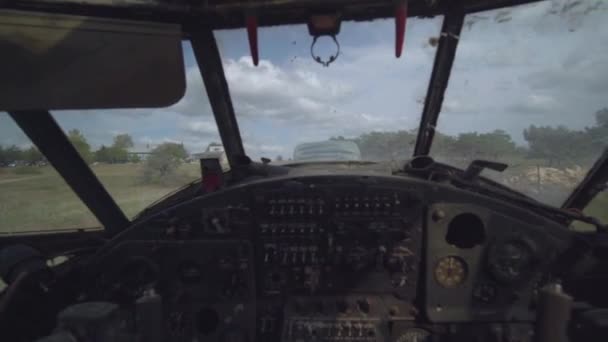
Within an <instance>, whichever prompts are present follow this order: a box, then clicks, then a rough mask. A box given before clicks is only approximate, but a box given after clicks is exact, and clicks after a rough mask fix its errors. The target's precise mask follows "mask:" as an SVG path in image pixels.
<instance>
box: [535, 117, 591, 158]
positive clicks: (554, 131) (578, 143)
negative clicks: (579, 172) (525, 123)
mask: <svg viewBox="0 0 608 342" xmlns="http://www.w3.org/2000/svg"><path fill="white" fill-rule="evenodd" d="M524 139H525V140H526V141H527V142H528V145H529V156H530V157H532V158H541V159H546V160H547V162H548V164H549V165H550V166H552V165H555V164H563V163H566V164H569V163H575V162H580V161H581V160H585V159H588V158H593V155H595V157H597V153H596V152H595V151H594V150H593V148H592V147H593V144H592V137H591V135H590V134H588V133H587V132H585V131H575V130H570V129H568V128H567V127H564V126H558V127H550V126H540V127H536V126H534V125H532V126H530V127H528V128H527V129H525V130H524Z"/></svg>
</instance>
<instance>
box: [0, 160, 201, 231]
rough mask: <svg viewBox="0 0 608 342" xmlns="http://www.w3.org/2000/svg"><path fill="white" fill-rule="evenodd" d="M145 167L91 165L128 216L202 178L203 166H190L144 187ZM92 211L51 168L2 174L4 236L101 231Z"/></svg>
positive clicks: (1, 171)
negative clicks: (64, 230) (62, 230)
mask: <svg viewBox="0 0 608 342" xmlns="http://www.w3.org/2000/svg"><path fill="white" fill-rule="evenodd" d="M142 167H143V165H142V164H116V165H96V166H92V167H91V168H92V170H93V172H94V173H95V174H96V175H97V177H98V178H99V179H100V180H101V182H102V184H103V185H104V186H105V188H106V189H107V190H108V192H109V193H110V195H111V196H112V197H113V198H114V200H115V201H116V202H117V203H118V205H119V207H120V208H121V209H122V210H123V211H124V213H125V214H126V215H127V216H128V217H133V216H134V215H135V214H137V213H138V212H139V211H140V210H142V209H143V208H145V207H146V206H148V205H149V204H150V203H152V202H154V201H156V200H158V199H159V198H161V197H163V196H164V195H166V194H167V193H169V192H171V191H173V190H175V189H177V188H178V187H180V186H181V185H183V184H185V183H187V182H189V181H192V180H194V179H196V178H197V177H198V175H199V174H200V173H199V170H198V164H185V165H182V166H181V167H180V169H179V170H178V172H177V175H176V177H174V179H172V180H171V182H166V183H165V184H144V183H143V182H142V177H141V173H142ZM99 226H100V224H99V222H98V221H97V220H96V219H95V217H94V216H93V214H92V213H91V212H90V211H89V210H88V208H87V207H86V206H85V205H84V204H83V203H82V201H80V199H79V198H78V197H77V196H76V194H75V193H74V192H73V191H72V190H71V189H70V188H69V186H68V185H67V184H66V183H65V181H64V180H63V179H62V178H61V177H60V176H59V174H58V173H57V172H56V171H55V170H54V169H53V168H52V167H50V166H45V167H39V168H36V170H27V171H26V172H24V171H23V170H20V169H19V168H15V169H9V168H3V169H0V233H13V232H27V231H40V230H55V229H70V228H86V227H99Z"/></svg>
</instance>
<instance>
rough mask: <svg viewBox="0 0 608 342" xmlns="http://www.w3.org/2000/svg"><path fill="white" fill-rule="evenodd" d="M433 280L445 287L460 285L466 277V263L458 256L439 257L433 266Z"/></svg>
mask: <svg viewBox="0 0 608 342" xmlns="http://www.w3.org/2000/svg"><path fill="white" fill-rule="evenodd" d="M434 273H435V280H437V282H438V283H439V285H441V286H443V287H445V288H454V287H458V286H460V285H462V283H464V281H465V280H466V278H467V264H466V263H465V262H464V260H462V259H461V258H459V257H456V256H447V257H444V258H441V259H440V260H439V262H437V265H436V266H435V271H434Z"/></svg>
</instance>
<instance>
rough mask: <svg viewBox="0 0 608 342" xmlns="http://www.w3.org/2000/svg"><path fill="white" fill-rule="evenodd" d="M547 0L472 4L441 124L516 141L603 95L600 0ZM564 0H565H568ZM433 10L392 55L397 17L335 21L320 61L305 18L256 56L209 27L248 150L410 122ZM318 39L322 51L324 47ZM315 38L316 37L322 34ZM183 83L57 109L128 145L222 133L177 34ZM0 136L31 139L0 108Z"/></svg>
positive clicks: (606, 30)
mask: <svg viewBox="0 0 608 342" xmlns="http://www.w3.org/2000/svg"><path fill="white" fill-rule="evenodd" d="M566 2H568V1H566V0H553V1H547V2H543V3H540V4H535V5H531V6H522V7H519V8H516V9H512V10H509V11H493V12H489V13H480V14H477V15H474V16H469V17H468V18H467V20H466V26H465V29H464V31H463V33H462V37H461V43H460V45H459V48H458V52H457V57H456V62H455V64H454V70H453V73H452V77H451V80H450V84H449V87H448V91H447V93H446V97H445V102H444V106H443V111H442V115H441V116H440V120H439V130H440V131H442V132H444V133H448V134H458V133H461V132H467V131H480V132H486V131H492V130H494V129H504V130H506V131H507V132H509V133H510V134H511V135H512V136H513V139H514V140H515V141H516V142H518V143H519V144H524V141H523V137H522V134H521V132H522V130H523V129H524V128H526V127H527V126H529V125H530V124H536V125H560V124H561V125H565V126H568V127H571V128H583V127H585V126H588V125H591V124H593V113H594V112H595V111H596V110H598V109H600V108H603V107H608V99H607V98H606V93H607V91H608V51H607V50H608V23H607V22H606V20H605V18H606V14H607V5H606V4H605V3H603V2H602V1H600V2H599V3H600V7H599V8H598V9H595V10H593V11H591V10H590V9H591V8H594V6H595V4H596V3H598V1H597V0H583V1H578V2H579V5H578V6H575V7H574V8H573V9H572V10H569V11H563V8H564V4H565V3H566ZM569 2H572V1H569ZM441 19H442V18H432V19H418V18H410V19H409V20H408V26H407V31H406V42H405V51H404V54H403V56H402V57H401V58H400V59H396V58H395V57H394V22H393V21H392V20H381V21H373V22H364V23H343V25H342V30H341V32H340V35H339V36H338V40H339V41H340V44H341V47H342V54H341V55H340V57H339V58H338V60H337V61H336V62H335V63H334V64H332V65H331V66H330V67H328V68H324V67H322V66H321V65H319V64H317V63H315V62H314V61H313V60H312V59H311V57H310V54H309V47H310V43H311V41H312V38H311V37H310V36H309V35H308V30H307V28H306V27H305V26H304V25H299V26H290V27H273V28H263V29H261V30H260V32H259V46H260V58H261V62H260V65H259V66H258V67H254V66H253V65H252V63H251V59H250V57H249V51H248V44H247V36H246V33H245V31H244V30H232V31H222V32H217V33H216V37H217V40H218V44H219V46H220V50H221V54H222V58H223V61H224V67H225V70H226V75H227V79H228V84H229V87H230V91H231V93H232V98H233V103H234V107H235V110H236V112H237V118H238V119H239V124H240V128H241V133H242V135H243V139H244V142H245V147H246V151H247V153H248V154H250V155H251V156H253V157H255V158H258V157H260V156H268V157H271V158H273V157H275V156H276V155H279V154H281V155H283V156H287V157H288V156H290V155H291V153H292V151H293V148H294V147H295V145H296V144H298V143H301V142H306V141H315V140H323V139H326V138H329V137H331V136H336V135H343V136H346V137H354V136H357V135H359V134H361V133H364V132H370V131H374V130H376V131H392V130H398V129H414V128H417V127H418V122H419V119H420V113H421V110H422V103H423V100H424V96H425V93H426V89H427V86H428V80H429V77H430V72H431V67H432V63H433V58H434V54H435V48H434V47H433V46H432V45H431V44H429V39H430V38H432V37H437V35H438V33H439V30H440V26H441ZM324 43H327V42H320V43H319V44H320V46H319V47H320V49H319V51H320V53H321V54H324V53H328V52H330V51H333V50H332V49H333V46H332V45H331V44H324ZM321 45H322V46H321ZM184 55H185V68H186V74H187V80H188V83H187V87H188V89H187V91H186V95H185V97H184V98H183V99H182V100H181V101H179V102H178V103H177V104H175V105H173V106H171V107H169V108H163V109H137V110H111V111H85V112H83V111H70V112H54V113H53V114H54V115H55V117H56V119H57V121H58V122H59V123H60V125H61V126H62V127H63V128H64V129H66V130H68V129H72V128H78V129H80V130H81V131H83V132H84V133H85V135H86V136H87V137H88V139H89V141H90V143H91V145H93V147H94V148H96V147H98V146H100V145H101V144H110V143H111V141H112V137H113V136H114V135H115V134H118V133H129V134H131V135H132V136H133V138H134V140H135V142H136V149H146V148H149V147H153V146H155V145H157V144H159V143H162V142H164V141H176V142H183V143H184V144H185V145H186V146H187V147H188V149H189V150H190V151H192V152H196V151H201V150H204V148H205V147H206V146H207V145H208V144H209V143H210V142H211V141H217V140H219V138H218V134H217V128H216V125H215V122H214V121H213V116H212V114H211V110H210V107H209V103H208V100H207V98H206V94H205V91H204V87H203V85H202V80H201V78H200V74H199V73H198V70H197V67H196V65H195V64H194V62H193V56H192V51H191V49H190V47H189V44H187V43H186V44H184ZM0 144H2V145H7V144H17V145H28V144H29V142H28V140H27V138H26V137H24V136H23V134H21V133H20V131H19V129H18V128H17V127H16V126H15V125H14V124H13V123H12V122H11V120H10V118H8V117H7V116H6V115H5V114H0Z"/></svg>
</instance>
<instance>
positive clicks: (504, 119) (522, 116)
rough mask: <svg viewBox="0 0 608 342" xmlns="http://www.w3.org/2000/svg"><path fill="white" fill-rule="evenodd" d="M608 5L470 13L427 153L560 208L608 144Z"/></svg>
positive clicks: (543, 5) (588, 2)
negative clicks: (486, 165) (502, 167)
mask: <svg viewBox="0 0 608 342" xmlns="http://www.w3.org/2000/svg"><path fill="white" fill-rule="evenodd" d="M607 11H608V4H607V3H605V2H603V1H596V0H580V1H576V2H573V1H569V2H566V1H544V2H540V3H535V4H531V5H524V6H518V7H513V8H509V9H501V10H496V11H490V12H485V13H477V14H472V15H468V16H467V17H466V18H465V25H464V28H463V32H462V34H461V39H460V43H459V46H458V50H457V53H456V59H455V61H454V67H453V70H452V74H451V77H450V81H449V86H448V89H447V91H446V95H445V101H444V103H443V108H442V114H441V115H440V116H439V124H438V128H437V129H438V132H439V133H438V134H436V136H435V139H434V142H433V145H432V150H431V155H432V156H433V157H435V159H438V160H440V161H443V162H446V163H448V164H452V165H455V166H459V167H466V166H467V165H468V163H469V162H470V161H472V160H474V159H489V160H494V161H501V162H504V163H507V164H509V168H508V169H507V170H506V171H504V172H503V173H500V174H499V173H496V172H492V171H484V172H483V175H485V176H488V177H490V178H492V179H495V180H498V181H499V182H501V183H503V184H505V185H507V186H509V187H511V188H514V189H516V190H519V191H521V192H524V193H525V194H527V195H530V196H532V197H534V198H536V199H538V200H541V201H543V202H546V203H549V204H552V205H556V206H559V205H561V203H563V201H564V200H565V199H566V198H567V196H568V194H569V193H570V192H571V191H572V190H573V189H574V188H575V186H576V185H577V184H578V183H579V182H580V181H581V180H582V178H583V177H584V176H585V174H586V172H587V171H588V170H589V168H590V167H591V166H592V165H593V163H594V161H595V160H596V159H597V158H598V156H599V155H600V154H601V152H602V150H603V148H605V147H606V146H608V138H607V137H608V100H607V99H606V91H607V90H608V21H606V14H607Z"/></svg>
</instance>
